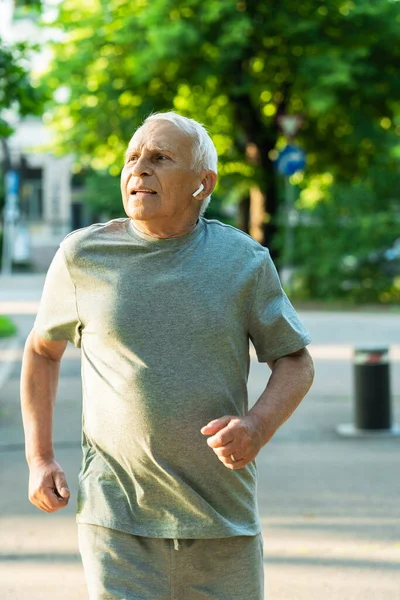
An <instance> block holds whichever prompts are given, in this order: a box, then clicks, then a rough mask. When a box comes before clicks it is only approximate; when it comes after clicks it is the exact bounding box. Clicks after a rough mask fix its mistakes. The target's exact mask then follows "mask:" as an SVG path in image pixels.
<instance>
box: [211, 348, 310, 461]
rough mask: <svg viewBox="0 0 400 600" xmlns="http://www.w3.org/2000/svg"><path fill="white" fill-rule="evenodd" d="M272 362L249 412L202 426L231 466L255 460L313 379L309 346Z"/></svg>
mask: <svg viewBox="0 0 400 600" xmlns="http://www.w3.org/2000/svg"><path fill="white" fill-rule="evenodd" d="M268 365H269V367H270V368H271V369H272V374H271V377H270V379H269V381H268V384H267V387H266V388H265V390H264V391H263V393H262V394H261V396H260V397H259V399H258V400H257V402H256V403H255V405H254V406H253V407H252V408H251V409H250V410H249V412H248V414H247V415H246V416H244V417H234V416H225V417H221V418H219V419H215V420H214V421H211V422H210V423H208V424H207V425H206V426H205V427H203V428H202V429H201V433H203V434H204V435H210V436H211V437H209V438H208V440H207V444H208V445H209V446H210V447H211V448H212V449H213V450H214V452H215V454H216V455H217V456H218V458H219V459H220V461H221V462H223V463H224V465H225V466H226V467H227V468H228V469H241V468H242V467H244V466H245V465H247V464H248V463H249V462H251V461H252V460H254V458H255V457H256V456H257V454H258V453H259V451H260V450H261V448H262V447H263V446H264V445H265V444H266V443H267V442H268V441H269V440H270V439H271V437H272V436H273V435H274V433H275V432H276V431H277V429H279V427H280V426H281V425H282V424H283V423H284V422H285V421H286V420H287V419H288V418H289V417H290V415H291V414H292V413H293V411H294V410H295V409H296V408H297V406H298V405H299V404H300V402H301V400H302V399H303V398H304V396H305V395H306V393H307V392H308V390H309V389H310V387H311V384H312V382H313V378H314V367H313V362H312V359H311V356H310V354H309V352H308V350H307V349H306V348H303V349H302V350H298V351H297V352H293V353H292V354H288V355H287V356H283V357H282V358H278V359H277V360H275V361H273V362H271V363H268ZM231 455H233V458H234V459H235V460H234V461H233V460H232V459H231Z"/></svg>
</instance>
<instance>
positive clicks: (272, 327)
mask: <svg viewBox="0 0 400 600" xmlns="http://www.w3.org/2000/svg"><path fill="white" fill-rule="evenodd" d="M249 336H250V339H251V341H252V342H253V344H254V347H255V350H256V353H257V358H258V360H259V362H267V361H272V360H276V359H277V358H280V357H282V356H285V355H286V354H290V353H291V352H296V350H300V349H301V348H304V346H306V345H307V344H309V343H310V341H311V338H310V335H309V334H308V332H307V331H306V330H305V329H304V327H303V325H302V324H301V322H300V319H299V317H298V316H297V313H296V311H295V310H294V308H293V306H292V305H291V303H290V301H289V299H288V297H287V296H286V294H285V292H284V291H283V289H282V286H281V283H280V281H279V277H278V273H277V271H276V268H275V265H274V263H273V262H272V259H271V257H270V255H269V252H268V250H266V256H265V261H264V263H263V265H262V267H261V269H260V271H259V276H258V281H257V283H256V289H255V291H254V295H253V301H252V306H251V310H250V316H249Z"/></svg>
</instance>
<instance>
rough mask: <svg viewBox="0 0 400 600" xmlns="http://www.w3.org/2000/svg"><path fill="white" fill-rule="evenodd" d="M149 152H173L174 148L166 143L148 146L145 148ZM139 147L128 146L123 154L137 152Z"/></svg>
mask: <svg viewBox="0 0 400 600" xmlns="http://www.w3.org/2000/svg"><path fill="white" fill-rule="evenodd" d="M147 149H148V150H149V151H150V152H161V153H162V152H169V153H171V154H174V153H175V150H174V148H173V146H169V145H168V144H166V145H165V146H150V147H148V148H147ZM138 150H139V148H137V147H133V148H132V147H130V148H127V150H126V152H125V156H128V155H129V154H133V153H134V152H138Z"/></svg>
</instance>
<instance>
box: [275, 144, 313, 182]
mask: <svg viewBox="0 0 400 600" xmlns="http://www.w3.org/2000/svg"><path fill="white" fill-rule="evenodd" d="M275 165H276V168H277V169H278V172H279V173H280V174H281V175H285V176H286V177H289V176H290V175H294V174H295V173H297V171H302V170H303V169H304V168H305V166H306V155H305V153H304V152H303V150H302V149H301V148H299V147H298V146H294V145H293V144H288V145H287V146H286V147H285V148H284V149H283V150H282V152H280V153H279V156H278V158H277V160H276V163H275Z"/></svg>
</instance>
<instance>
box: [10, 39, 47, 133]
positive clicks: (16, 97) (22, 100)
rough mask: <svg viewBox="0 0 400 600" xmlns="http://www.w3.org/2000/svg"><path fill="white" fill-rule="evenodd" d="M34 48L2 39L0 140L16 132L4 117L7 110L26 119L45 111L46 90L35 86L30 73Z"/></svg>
mask: <svg viewBox="0 0 400 600" xmlns="http://www.w3.org/2000/svg"><path fill="white" fill-rule="evenodd" d="M31 51H32V47H30V46H28V44H26V43H22V42H21V43H17V44H14V45H9V44H6V43H4V42H3V41H2V40H1V38H0V138H2V139H3V138H7V137H8V136H10V135H11V134H12V133H13V127H12V126H11V124H10V122H9V121H8V120H7V118H6V117H5V116H4V110H7V109H8V110H12V111H13V112H14V114H15V115H16V116H17V115H20V116H22V117H23V116H26V115H29V114H36V115H40V114H41V112H42V110H43V100H44V96H43V90H40V89H39V88H37V87H35V86H33V85H32V81H31V77H30V72H29V60H28V59H29V54H30V52H31Z"/></svg>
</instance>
